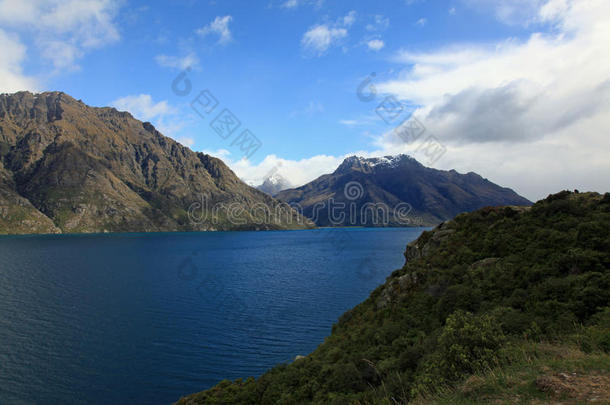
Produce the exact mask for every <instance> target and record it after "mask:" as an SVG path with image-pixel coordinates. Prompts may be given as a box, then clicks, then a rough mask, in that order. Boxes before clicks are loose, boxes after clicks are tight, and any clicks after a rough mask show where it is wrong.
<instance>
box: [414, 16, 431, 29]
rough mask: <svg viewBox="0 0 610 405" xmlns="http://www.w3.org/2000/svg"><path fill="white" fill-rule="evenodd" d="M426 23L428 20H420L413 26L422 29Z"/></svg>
mask: <svg viewBox="0 0 610 405" xmlns="http://www.w3.org/2000/svg"><path fill="white" fill-rule="evenodd" d="M427 23H428V20H427V19H426V18H420V19H419V20H417V21H416V22H415V25H417V26H418V27H423V26H424V25H426V24H427Z"/></svg>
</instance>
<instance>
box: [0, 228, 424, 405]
mask: <svg viewBox="0 0 610 405" xmlns="http://www.w3.org/2000/svg"><path fill="white" fill-rule="evenodd" d="M422 230H423V229H422V228H410V229H404V228H403V229H399V228H389V229H388V228H386V229H321V230H313V231H286V232H217V233H214V232H211V233H188V234H187V233H179V234H175V233H174V234H167V233H166V234H115V235H77V236H27V237H3V238H0V404H111V403H116V404H119V403H133V404H170V403H172V402H174V401H176V400H177V399H178V398H180V397H181V396H183V395H185V394H188V393H191V392H195V391H200V390H202V389H205V388H208V387H210V386H212V385H213V384H215V383H217V382H218V381H220V380H222V379H224V378H229V379H235V378H238V377H245V376H250V375H254V376H258V375H260V374H262V373H263V372H264V371H265V370H267V369H269V368H270V367H272V366H273V365H275V364H277V363H281V362H288V361H291V360H292V359H293V358H294V356H295V355H298V354H301V355H305V354H307V353H310V352H311V351H313V350H314V349H315V348H316V347H317V346H318V345H319V344H320V343H321V342H322V341H323V339H324V337H325V336H327V335H328V334H329V333H330V330H331V327H332V324H333V323H334V322H335V321H336V320H337V318H338V317H339V316H340V315H341V314H342V313H343V312H345V311H346V310H347V309H349V308H351V307H353V306H354V305H356V304H357V303H359V302H360V301H362V300H363V299H365V298H366V297H367V296H368V295H369V293H370V292H371V291H372V290H373V289H374V288H375V287H376V286H377V285H379V284H380V283H382V282H383V281H384V279H385V277H387V276H388V275H389V274H390V273H391V272H392V271H393V270H395V269H397V268H400V267H401V266H402V264H403V262H404V257H403V251H404V248H405V245H406V244H407V243H408V242H409V241H411V240H413V239H415V238H416V237H417V236H419V234H420V233H421V231H422Z"/></svg>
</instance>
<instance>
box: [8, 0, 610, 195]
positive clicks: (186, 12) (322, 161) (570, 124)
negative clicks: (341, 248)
mask: <svg viewBox="0 0 610 405" xmlns="http://www.w3.org/2000/svg"><path fill="white" fill-rule="evenodd" d="M608 43H610V2H608V1H607V0H578V1H571V0H504V1H501V0H450V1H432V0H392V1H390V0H385V1H384V0H380V1H376V2H371V1H365V0H352V1H347V0H345V1H341V0H263V1H257V2H255V1H245V0H243V1H237V0H215V1H210V0H205V1H204V0H201V1H199V0H165V1H139V0H29V1H27V2H24V1H23V0H0V49H2V51H1V52H0V92H15V91H20V90H29V91H35V92H40V91H51V90H57V91H64V92H66V93H68V94H70V95H71V96H73V97H75V98H76V99H82V100H83V101H84V102H85V103H87V104H89V105H93V106H109V105H110V106H114V107H116V108H117V109H120V110H127V111H129V112H131V113H132V114H133V115H134V116H135V117H136V118H138V119H141V120H143V121H150V122H152V123H153V124H154V125H155V126H156V127H157V128H158V129H159V130H160V131H161V132H163V133H164V134H165V135H167V136H170V137H172V138H174V139H176V140H178V141H179V142H181V143H182V144H184V145H185V146H188V147H190V148H191V149H193V150H195V151H202V152H205V153H209V154H212V155H214V156H217V157H220V158H221V159H223V160H224V161H225V162H226V163H227V164H228V165H229V166H230V167H231V168H232V169H233V170H234V171H235V172H236V173H237V175H238V176H240V177H241V178H242V179H243V180H245V181H246V182H248V183H249V184H253V185H255V184H260V183H262V180H263V179H264V178H265V177H267V176H269V175H270V174H274V173H279V174H280V175H282V176H283V177H285V178H286V179H287V180H288V181H289V182H290V183H291V184H292V185H294V186H298V185H302V184H304V183H306V182H308V181H311V180H313V179H315V178H317V177H318V176H320V175H322V174H325V173H329V172H332V171H333V170H334V169H335V168H336V167H337V166H338V165H339V164H340V162H341V161H342V160H343V159H344V158H345V157H347V156H350V155H361V156H365V157H373V156H382V155H396V154H399V153H406V154H409V155H411V156H413V157H415V158H416V159H418V160H419V161H420V162H421V163H422V164H424V165H426V166H430V167H434V168H438V169H443V170H449V169H455V170H457V171H459V172H462V173H466V172H470V171H474V172H476V173H479V174H480V175H482V176H483V177H485V178H488V179H489V180H491V181H493V182H495V183H498V184H500V185H502V186H506V187H511V188H513V189H514V190H515V191H517V192H518V193H520V194H522V195H524V196H525V197H527V198H529V199H531V200H537V199H540V198H543V197H545V196H546V195H548V194H549V193H554V192H557V191H560V190H562V189H579V190H581V191H585V190H594V191H599V192H605V191H610V176H609V175H610V159H609V158H608V156H609V151H610V137H609V136H608V135H609V134H610V49H609V46H608Z"/></svg>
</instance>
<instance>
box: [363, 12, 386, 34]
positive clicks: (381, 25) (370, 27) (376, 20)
mask: <svg viewBox="0 0 610 405" xmlns="http://www.w3.org/2000/svg"><path fill="white" fill-rule="evenodd" d="M389 26H390V19H389V18H387V17H384V16H383V15H381V14H377V15H376V16H374V17H373V22H372V23H368V24H367V25H366V27H365V28H366V30H367V31H384V30H386V29H387V28H388V27H389Z"/></svg>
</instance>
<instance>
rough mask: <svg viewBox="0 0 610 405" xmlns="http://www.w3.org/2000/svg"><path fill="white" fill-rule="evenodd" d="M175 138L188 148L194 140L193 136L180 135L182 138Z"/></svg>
mask: <svg viewBox="0 0 610 405" xmlns="http://www.w3.org/2000/svg"><path fill="white" fill-rule="evenodd" d="M176 140H177V141H178V142H180V143H181V144H183V145H184V146H187V147H189V148H190V147H191V146H193V145H194V144H195V140H194V139H193V138H189V137H182V138H178V139H176Z"/></svg>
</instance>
